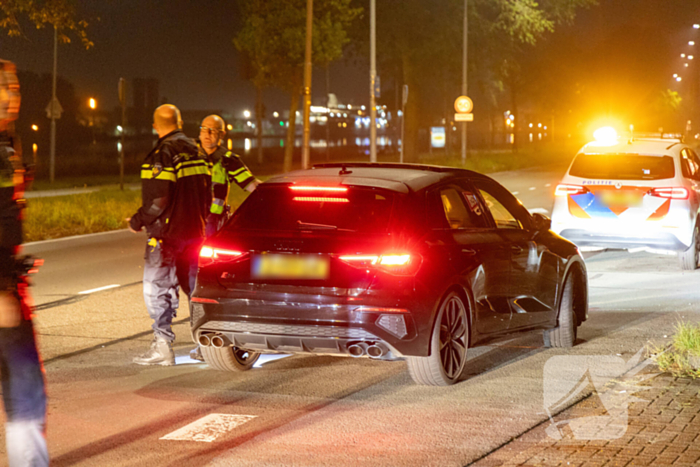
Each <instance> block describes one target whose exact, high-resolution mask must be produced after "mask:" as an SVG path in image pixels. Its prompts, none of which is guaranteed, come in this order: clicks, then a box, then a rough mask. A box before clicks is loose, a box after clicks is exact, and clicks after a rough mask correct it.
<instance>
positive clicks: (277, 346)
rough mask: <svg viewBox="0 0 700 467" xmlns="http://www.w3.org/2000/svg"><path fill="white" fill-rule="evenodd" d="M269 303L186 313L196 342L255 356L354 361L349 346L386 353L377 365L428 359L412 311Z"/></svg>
mask: <svg viewBox="0 0 700 467" xmlns="http://www.w3.org/2000/svg"><path fill="white" fill-rule="evenodd" d="M271 298H273V297H268V299H263V300H261V299H250V298H225V299H224V298H222V299H218V300H217V301H218V302H219V303H197V298H196V297H195V298H194V302H193V303H192V308H191V315H192V331H193V335H194V337H195V339H197V341H199V337H200V336H201V335H202V334H208V333H215V334H219V335H221V336H222V337H224V338H225V340H226V341H227V342H228V343H229V344H231V345H234V346H236V347H239V348H242V349H246V350H250V351H256V352H283V353H314V354H332V355H353V352H351V351H350V350H349V349H350V347H351V346H353V345H360V346H361V347H362V348H364V349H365V350H366V349H367V347H369V346H372V345H380V346H384V348H385V350H386V352H384V353H383V355H382V357H381V358H382V359H394V358H398V357H402V356H405V355H423V356H425V355H427V351H428V349H427V347H428V346H427V342H422V340H424V339H419V338H418V336H419V333H418V330H417V329H418V328H417V326H416V324H417V323H416V319H415V318H416V313H415V312H414V311H415V310H411V309H408V308H406V307H379V306H376V305H368V304H360V303H352V304H348V303H338V302H342V300H337V298H338V297H335V298H336V300H335V302H336V303H328V302H329V300H328V299H329V298H330V297H323V298H322V297H318V296H315V297H309V298H313V299H315V300H314V302H313V303H309V302H303V301H301V300H299V297H286V298H287V301H282V300H274V299H271ZM277 298H281V297H277ZM324 298H325V299H324ZM355 298H357V297H355ZM324 302H325V303H324ZM355 350H357V349H355ZM353 356H357V355H353Z"/></svg>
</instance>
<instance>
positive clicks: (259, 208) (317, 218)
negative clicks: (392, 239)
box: [227, 185, 397, 233]
mask: <svg viewBox="0 0 700 467" xmlns="http://www.w3.org/2000/svg"><path fill="white" fill-rule="evenodd" d="M396 197H397V194H396V193H394V192H391V191H388V190H382V189H374V188H364V187H362V188H354V187H347V191H346V192H324V191H314V190H309V191H303V192H300V191H292V189H291V188H290V187H289V186H288V185H282V186H280V185H262V186H260V187H259V188H258V189H256V190H255V191H254V192H253V193H252V194H251V195H250V197H249V199H247V200H246V202H245V203H243V205H242V206H241V207H240V208H239V209H238V211H236V214H235V216H234V219H233V220H232V221H231V223H229V224H228V226H227V227H228V228H229V229H231V228H234V229H264V230H268V229H270V230H318V231H334V230H337V231H355V232H367V233H380V232H386V231H387V230H388V228H389V223H390V221H391V217H392V212H393V209H394V201H395V199H396Z"/></svg>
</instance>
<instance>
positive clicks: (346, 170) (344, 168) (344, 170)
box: [338, 164, 352, 175]
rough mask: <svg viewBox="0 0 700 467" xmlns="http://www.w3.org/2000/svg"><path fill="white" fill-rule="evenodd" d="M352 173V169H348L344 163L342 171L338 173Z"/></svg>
mask: <svg viewBox="0 0 700 467" xmlns="http://www.w3.org/2000/svg"><path fill="white" fill-rule="evenodd" d="M351 173H352V170H348V169H347V168H346V167H345V164H343V165H342V166H341V167H340V172H338V175H347V174H351Z"/></svg>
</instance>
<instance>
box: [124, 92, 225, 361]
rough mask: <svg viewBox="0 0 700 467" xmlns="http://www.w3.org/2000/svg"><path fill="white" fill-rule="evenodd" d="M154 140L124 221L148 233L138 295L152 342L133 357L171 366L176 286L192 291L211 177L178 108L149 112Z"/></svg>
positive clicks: (177, 304)
mask: <svg viewBox="0 0 700 467" xmlns="http://www.w3.org/2000/svg"><path fill="white" fill-rule="evenodd" d="M153 128H154V129H155V130H156V132H157V133H158V137H159V139H158V142H157V143H156V146H155V147H154V148H153V150H152V151H151V152H150V153H149V154H148V155H147V156H146V159H145V161H144V164H143V165H142V167H141V196H142V201H143V202H142V206H141V208H139V210H138V212H136V214H134V215H133V216H132V217H130V218H128V219H127V222H128V223H129V229H130V230H131V231H132V232H139V231H140V230H141V229H143V228H145V229H146V233H147V234H148V242H147V245H146V254H145V260H146V263H145V265H144V268H143V296H144V299H145V302H146V308H147V309H148V314H149V316H150V317H151V318H152V319H153V325H152V328H153V334H154V336H153V341H152V342H151V346H150V347H149V349H148V350H147V351H146V352H145V353H144V354H142V355H140V356H138V357H136V358H134V360H133V361H134V363H137V364H139V365H166V366H167V365H174V364H175V354H174V352H173V348H172V343H173V341H174V340H175V333H174V332H173V330H172V326H171V324H172V321H173V319H174V318H175V316H176V312H177V308H178V306H179V300H178V296H179V287H182V290H183V291H184V292H185V294H187V296H188V297H190V296H191V295H192V290H193V289H194V282H195V277H196V274H197V259H198V256H199V249H200V247H201V245H202V242H203V241H204V226H205V220H206V217H207V214H208V212H209V206H210V204H211V186H210V185H211V177H210V174H209V167H208V164H207V161H206V159H205V158H204V157H203V156H202V155H201V154H200V153H199V150H198V148H197V145H196V143H195V142H194V141H192V140H191V139H190V138H188V137H187V136H185V134H184V133H183V132H182V130H181V128H182V119H181V117H180V111H179V110H178V108H177V107H175V106H174V105H170V104H165V105H161V106H160V107H158V108H157V109H156V111H155V113H154V114H153Z"/></svg>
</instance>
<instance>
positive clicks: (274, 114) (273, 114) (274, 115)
mask: <svg viewBox="0 0 700 467" xmlns="http://www.w3.org/2000/svg"><path fill="white" fill-rule="evenodd" d="M272 116H273V117H275V118H278V117H279V116H280V114H279V112H272Z"/></svg>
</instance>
